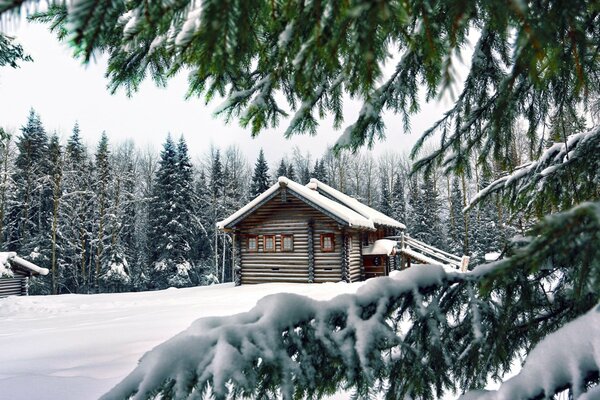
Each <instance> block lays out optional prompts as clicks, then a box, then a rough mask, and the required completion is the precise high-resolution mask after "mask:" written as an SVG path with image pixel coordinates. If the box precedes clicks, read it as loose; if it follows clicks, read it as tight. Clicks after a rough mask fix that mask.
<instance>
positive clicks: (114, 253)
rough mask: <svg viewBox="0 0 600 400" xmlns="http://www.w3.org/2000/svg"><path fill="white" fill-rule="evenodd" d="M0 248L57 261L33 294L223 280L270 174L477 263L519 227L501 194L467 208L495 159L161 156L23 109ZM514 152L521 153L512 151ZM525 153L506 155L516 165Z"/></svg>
mask: <svg viewBox="0 0 600 400" xmlns="http://www.w3.org/2000/svg"><path fill="white" fill-rule="evenodd" d="M0 134H1V137H2V142H1V143H2V146H1V148H0V150H1V156H0V161H1V172H0V249H1V251H16V252H18V253H19V254H20V255H21V256H22V257H25V258H27V259H29V260H31V261H33V262H35V263H36V264H38V265H40V266H43V267H46V268H48V269H50V270H51V273H50V274H49V275H48V276H46V277H41V278H37V279H35V280H33V282H32V286H31V288H30V290H31V292H32V293H39V294H50V293H54V294H58V293H97V292H118V291H140V290H154V289H163V288H167V287H172V286H173V287H186V286H193V285H206V284H211V283H216V282H228V281H231V279H232V274H231V271H232V253H231V252H232V249H231V238H230V237H229V236H228V235H227V234H225V233H222V232H219V231H218V230H216V229H215V224H216V222H217V221H219V220H222V219H224V218H225V217H227V216H228V215H230V214H231V213H233V212H234V211H235V210H237V209H238V208H240V207H241V206H243V205H244V204H246V203H247V202H248V201H249V200H251V199H252V198H253V197H255V196H257V195H258V194H260V193H262V191H264V190H266V189H267V188H268V187H269V186H270V185H271V184H272V183H273V182H274V181H275V180H276V179H277V177H278V176H287V177H288V178H290V179H292V180H295V181H298V182H300V183H303V184H305V183H307V182H308V181H309V180H310V179H311V178H317V179H319V180H321V181H323V182H325V183H327V184H329V185H331V186H333V187H335V188H337V189H339V190H341V191H342V192H345V193H347V194H349V195H351V196H353V197H355V198H357V199H358V200H360V201H361V202H364V203H365V204H368V205H370V206H372V207H374V208H377V209H379V210H380V211H382V212H383V213H385V214H387V215H390V216H392V217H393V218H395V219H397V220H399V221H402V222H404V223H405V224H406V225H407V227H408V232H409V234H410V235H411V236H413V237H416V238H418V239H421V240H423V241H425V242H427V243H430V244H432V245H434V246H438V247H440V248H442V249H445V250H448V251H451V252H453V253H455V254H458V255H462V254H467V255H470V256H471V258H472V262H471V264H472V265H474V264H477V263H479V262H481V261H483V258H484V255H485V254H486V253H489V252H500V251H502V249H503V247H504V243H505V241H506V238H507V237H510V236H511V235H512V234H513V233H514V232H515V230H516V229H517V228H516V226H517V222H519V221H515V220H514V219H513V220H510V221H509V220H508V217H507V216H506V215H505V213H503V210H502V206H501V205H500V203H499V202H497V203H495V202H494V201H490V202H487V203H485V204H482V205H480V206H479V207H477V208H475V209H472V210H471V211H470V212H468V213H467V214H465V213H464V212H463V209H464V207H465V205H467V204H468V201H469V199H470V198H471V197H472V196H473V195H474V194H475V193H476V192H477V191H478V189H480V188H483V187H485V186H486V185H487V184H489V183H490V179H492V178H493V177H494V174H493V170H494V169H493V168H490V169H489V170H488V171H479V170H477V169H474V173H473V174H471V175H470V176H466V175H464V176H460V177H455V176H446V175H444V174H442V171H441V170H439V171H437V170H433V171H430V173H428V174H427V175H426V176H425V175H411V174H410V172H411V161H410V159H409V158H408V156H406V154H403V153H400V152H394V151H387V152H385V153H383V154H381V155H378V156H375V155H373V154H372V153H370V152H368V151H363V152H358V153H354V154H352V153H349V152H344V151H342V152H340V153H338V154H334V153H333V152H332V151H331V150H327V151H325V152H324V153H323V154H318V155H315V154H311V153H310V152H304V153H303V152H302V151H300V150H299V149H298V148H294V149H292V151H291V153H290V154H287V155H286V156H284V157H283V158H281V159H280V160H275V161H271V163H269V162H268V161H267V160H266V159H265V156H264V153H263V151H262V150H261V151H260V153H259V156H258V159H257V160H253V161H250V160H248V159H247V158H246V157H245V155H244V154H243V153H242V151H241V150H240V149H239V148H238V147H235V146H231V147H228V148H225V149H219V148H216V147H214V146H211V147H210V148H209V149H208V150H207V152H206V153H205V154H204V155H203V156H202V157H201V158H200V159H199V160H200V161H198V162H192V157H191V156H190V154H189V151H188V147H187V145H186V142H185V139H184V138H183V136H182V137H179V138H175V137H171V136H170V135H168V136H167V137H166V139H165V141H164V144H163V146H162V149H161V151H160V153H158V152H155V151H153V150H149V149H146V150H142V149H139V148H137V147H136V146H135V144H134V143H132V142H130V141H128V142H124V143H113V142H111V141H110V140H109V138H108V136H107V135H106V133H103V135H102V137H101V139H100V141H99V142H98V143H97V144H95V145H94V146H89V147H88V146H87V145H86V144H85V143H84V142H83V140H82V136H81V132H80V129H79V127H78V125H77V124H75V126H74V127H73V130H72V132H71V133H70V134H69V135H68V139H67V140H66V143H62V142H61V140H60V139H59V137H58V136H57V134H56V133H54V134H48V133H47V132H46V130H45V129H44V126H43V124H42V121H41V119H40V117H39V116H38V115H37V114H36V112H35V111H34V110H31V112H30V114H29V117H28V120H27V121H26V122H25V124H24V125H23V127H22V128H21V129H20V132H12V133H11V134H9V133H8V132H7V131H5V130H3V129H0ZM514 154H515V157H517V154H519V152H518V151H515V153H514ZM519 161H522V160H513V162H514V163H515V165H518V162H519Z"/></svg>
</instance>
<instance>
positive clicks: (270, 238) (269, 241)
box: [263, 235, 275, 252]
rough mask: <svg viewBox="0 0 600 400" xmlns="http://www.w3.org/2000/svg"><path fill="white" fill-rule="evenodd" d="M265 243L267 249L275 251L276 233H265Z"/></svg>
mask: <svg viewBox="0 0 600 400" xmlns="http://www.w3.org/2000/svg"><path fill="white" fill-rule="evenodd" d="M263 245H264V249H265V251H267V252H268V251H271V252H273V251H275V236H274V235H265V236H263Z"/></svg>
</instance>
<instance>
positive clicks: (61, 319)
mask: <svg viewBox="0 0 600 400" xmlns="http://www.w3.org/2000/svg"><path fill="white" fill-rule="evenodd" d="M362 284H363V283H353V284H346V283H324V284H263V285H249V286H240V287H234V286H233V285H232V284H224V285H215V286H209V287H198V288H188V289H167V290H162V291H156V292H143V293H120V294H98V295H61V296H30V297H9V298H4V299H0V399H11V400H31V399H46V400H52V399H60V400H69V399H73V400H86V399H97V398H98V397H99V396H100V395H102V394H103V393H105V392H106V391H107V390H109V389H110V388H111V387H112V386H114V385H115V384H116V383H118V382H119V381H120V380H121V379H122V378H124V377H125V376H126V375H127V374H128V373H129V372H130V371H131V370H132V369H133V368H134V367H135V366H136V364H137V361H138V360H139V358H140V357H141V356H142V355H143V354H144V353H145V352H146V351H148V350H150V349H152V348H153V347H154V346H156V345H158V344H160V343H162V342H164V341H165V340H167V339H169V338H170V337H172V336H173V335H175V334H177V333H179V332H180V331H182V330H184V329H186V328H187V327H188V326H189V325H190V324H191V323H192V322H193V321H194V320H196V319H198V318H200V317H205V316H222V315H230V314H236V313H239V312H243V311H248V310H250V309H251V308H252V307H253V306H254V305H255V304H256V302H257V301H258V300H259V299H260V298H262V297H264V296H266V295H268V294H273V293H281V292H288V293H298V294H302V295H306V296H309V297H312V298H314V299H318V300H326V299H330V298H332V297H334V296H336V295H338V294H342V293H353V292H355V291H356V289H357V288H358V287H359V286H361V285H362Z"/></svg>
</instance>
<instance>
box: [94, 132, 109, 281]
mask: <svg viewBox="0 0 600 400" xmlns="http://www.w3.org/2000/svg"><path fill="white" fill-rule="evenodd" d="M94 157H95V163H94V172H95V173H94V194H95V202H94V209H95V210H94V214H95V221H96V227H97V228H96V229H97V230H96V232H95V240H94V243H95V252H94V289H95V291H96V292H98V291H100V290H101V288H100V276H101V273H102V270H101V266H102V265H103V264H106V258H107V257H109V255H107V254H106V253H105V251H104V250H105V247H106V245H107V244H108V243H109V242H110V236H109V234H108V232H107V230H106V227H107V223H108V217H109V214H108V207H109V201H110V198H111V191H112V187H111V183H112V169H111V165H110V150H109V148H108V136H107V135H106V132H102V136H101V137H100V141H99V142H98V147H97V148H96V154H95V156H94Z"/></svg>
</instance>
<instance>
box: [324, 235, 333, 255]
mask: <svg viewBox="0 0 600 400" xmlns="http://www.w3.org/2000/svg"><path fill="white" fill-rule="evenodd" d="M334 250H335V235H334V234H333V233H322V234H321V251H323V252H331V251H334Z"/></svg>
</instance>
